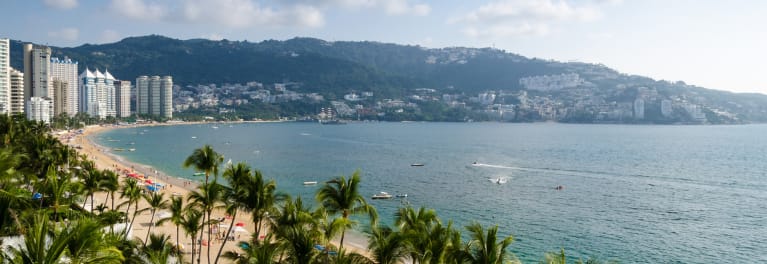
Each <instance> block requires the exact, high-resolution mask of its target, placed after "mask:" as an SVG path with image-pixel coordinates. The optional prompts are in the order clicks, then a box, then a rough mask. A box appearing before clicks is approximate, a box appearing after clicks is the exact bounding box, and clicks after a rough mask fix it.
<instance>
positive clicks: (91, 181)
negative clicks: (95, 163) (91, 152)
mask: <svg viewBox="0 0 767 264" xmlns="http://www.w3.org/2000/svg"><path fill="white" fill-rule="evenodd" d="M78 171H79V172H80V173H79V176H80V177H81V178H80V179H81V180H82V186H83V190H84V191H85V195H86V197H85V201H84V202H83V208H85V205H86V204H87V203H88V197H90V198H91V209H90V210H89V211H90V212H93V209H94V208H96V203H95V202H94V200H93V194H94V193H96V192H98V191H99V189H100V188H99V187H100V186H99V184H100V183H101V180H102V178H103V176H102V175H103V173H102V171H101V170H98V169H93V170H88V171H82V170H78Z"/></svg>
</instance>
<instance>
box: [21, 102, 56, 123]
mask: <svg viewBox="0 0 767 264" xmlns="http://www.w3.org/2000/svg"><path fill="white" fill-rule="evenodd" d="M52 108H53V105H52V103H51V101H50V100H49V99H47V98H44V97H32V98H29V101H28V102H27V109H26V112H27V119H29V120H35V121H42V122H45V123H46V124H47V123H50V122H51V113H52V112H53V111H52Z"/></svg>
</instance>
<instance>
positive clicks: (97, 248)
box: [57, 218, 123, 264]
mask: <svg viewBox="0 0 767 264" xmlns="http://www.w3.org/2000/svg"><path fill="white" fill-rule="evenodd" d="M102 229H103V226H102V225H101V224H99V223H98V222H97V221H96V220H93V219H90V218H81V219H79V220H76V221H75V222H74V223H70V224H69V226H68V228H66V229H64V230H63V232H61V233H60V234H58V235H57V237H63V238H67V240H66V247H67V252H68V254H67V255H68V257H69V258H70V261H71V263H72V264H80V263H122V261H123V256H122V253H121V252H120V250H118V249H117V248H116V247H114V246H112V245H109V244H106V243H104V241H105V240H104V232H103V231H102Z"/></svg>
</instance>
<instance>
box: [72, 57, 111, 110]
mask: <svg viewBox="0 0 767 264" xmlns="http://www.w3.org/2000/svg"><path fill="white" fill-rule="evenodd" d="M114 82H115V78H114V77H113V76H112V74H110V73H109V71H105V72H104V73H101V72H100V71H99V70H95V71H93V72H91V71H90V70H89V69H85V71H83V72H82V73H81V74H80V77H79V87H80V112H83V113H87V114H88V115H90V116H93V117H99V118H106V117H107V116H116V115H115V114H116V111H115V105H116V100H115V86H114Z"/></svg>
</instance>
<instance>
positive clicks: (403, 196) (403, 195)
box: [397, 193, 407, 198]
mask: <svg viewBox="0 0 767 264" xmlns="http://www.w3.org/2000/svg"><path fill="white" fill-rule="evenodd" d="M397 198H407V193H400V194H397Z"/></svg>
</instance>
